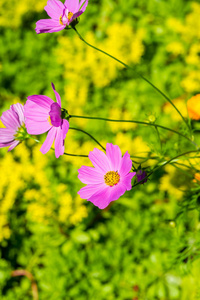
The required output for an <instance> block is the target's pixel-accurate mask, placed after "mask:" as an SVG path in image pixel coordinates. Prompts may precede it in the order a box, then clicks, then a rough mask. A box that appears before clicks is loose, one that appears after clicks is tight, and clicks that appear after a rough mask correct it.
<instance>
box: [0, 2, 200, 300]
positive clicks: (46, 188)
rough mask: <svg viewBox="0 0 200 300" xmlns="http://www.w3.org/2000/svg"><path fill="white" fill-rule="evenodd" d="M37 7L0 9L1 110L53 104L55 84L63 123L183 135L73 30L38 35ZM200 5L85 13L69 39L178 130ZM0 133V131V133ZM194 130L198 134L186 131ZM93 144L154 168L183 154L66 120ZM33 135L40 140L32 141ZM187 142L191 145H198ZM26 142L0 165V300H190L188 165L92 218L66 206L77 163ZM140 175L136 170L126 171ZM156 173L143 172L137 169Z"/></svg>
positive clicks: (103, 8) (82, 207) (199, 43)
mask: <svg viewBox="0 0 200 300" xmlns="http://www.w3.org/2000/svg"><path fill="white" fill-rule="evenodd" d="M45 5H46V0H45V1H43V0H40V1H39V0H38V1H37V0H32V2H31V3H30V1H28V0H23V1H16V0H9V1H7V0H1V2H0V11H1V14H0V34H1V39H0V79H1V81H0V82H1V87H0V111H1V112H3V111H4V110H6V109H9V106H10V105H11V104H13V103H17V102H21V103H22V104H24V103H25V101H26V97H27V96H28V95H32V94H44V95H48V96H49V97H53V92H52V89H51V85H50V83H51V82H54V84H55V86H56V89H57V91H58V92H59V93H60V95H61V98H62V104H63V107H65V108H67V109H68V111H69V113H71V114H82V115H91V116H95V115H96V116H102V117H103V116H104V117H110V118H122V119H123V118H124V119H135V120H140V121H148V120H152V118H155V119H156V122H157V123H159V124H163V125H165V126H168V127H171V128H175V129H177V130H179V131H181V132H182V133H185V127H184V126H183V124H182V122H181V119H180V117H179V116H178V115H177V113H176V111H174V109H173V108H171V106H170V105H169V104H168V103H166V102H165V100H164V99H162V98H161V96H160V95H159V94H157V93H156V92H155V91H154V90H153V89H152V88H151V87H150V86H149V85H147V83H145V82H144V81H142V79H140V78H137V76H135V75H134V73H133V72H131V71H130V70H125V69H124V68H122V67H121V66H120V65H119V64H117V63H115V62H114V61H112V60H111V59H109V58H107V57H105V56H104V55H102V54H100V53H98V52H95V51H94V50H92V49H90V48H88V47H86V46H85V45H84V44H83V43H82V42H81V41H80V40H79V38H78V37H77V36H76V35H75V32H73V31H72V30H66V31H61V32H59V33H54V34H41V35H36V33H35V31H34V28H35V22H36V21H37V20H39V19H42V18H46V17H47V16H46V13H45V11H44V6H45ZM199 15H200V4H199V1H186V0H169V1H164V0H149V1H145V0H140V1H136V0H127V1H123V0H118V1H114V0H101V1H100V0H90V3H89V5H88V8H87V9H86V12H85V13H84V14H83V15H82V16H81V20H80V23H79V25H78V27H77V29H78V30H79V31H80V33H81V34H82V35H83V36H84V38H85V39H86V40H87V41H88V42H90V43H91V44H94V45H95V46H97V47H100V48H101V49H103V50H105V51H108V52H109V53H111V54H112V55H114V56H116V57H118V58H119V59H122V60H123V61H124V62H126V63H128V64H130V65H132V66H133V67H134V68H135V69H136V70H137V71H138V72H141V73H142V74H143V75H144V76H145V77H147V78H149V79H150V80H151V81H152V82H154V83H155V84H156V85H157V86H158V87H159V88H160V89H161V90H163V91H164V92H165V93H166V94H167V95H170V97H171V99H174V103H175V104H176V105H177V107H178V108H179V109H180V110H181V112H182V114H183V115H184V116H185V117H187V110H186V101H187V99H189V98H190V97H191V96H192V95H195V94H197V93H198V92H199V91H200V55H199V54H200V18H199ZM1 125H2V124H1ZM197 125H198V124H197ZM2 126H3V125H2ZM70 126H72V127H77V128H83V129H84V130H86V131H88V132H90V133H91V134H93V135H95V136H96V137H97V138H98V139H99V140H100V141H101V142H102V143H103V144H104V145H105V144H106V143H107V142H112V143H114V144H118V145H119V146H120V148H121V150H122V152H123V153H125V151H127V150H128V151H129V153H130V154H131V155H139V156H142V157H145V156H147V152H150V153H151V154H152V155H154V156H156V157H157V160H159V158H161V159H162V158H163V157H165V158H166V157H168V158H169V157H173V156H176V155H177V153H182V152H184V150H185V151H187V150H190V149H192V146H190V145H189V144H188V143H185V141H184V140H182V139H179V138H178V137H177V136H176V135H174V134H171V133H168V132H166V131H160V137H161V144H162V147H161V146H160V144H159V141H158V138H157V135H156V132H155V129H154V128H149V127H144V126H136V125H134V124H131V125H130V124H120V125H119V124H117V123H116V124H115V123H112V124H111V123H109V124H108V123H103V122H100V121H99V122H98V121H90V122H89V121H85V120H84V121H83V120H79V119H72V120H71V122H70ZM44 138H45V136H41V141H43V140H44ZM196 139H197V141H198V139H199V137H198V135H197V136H196ZM94 147H96V145H95V143H94V142H93V141H92V140H89V139H88V137H87V136H84V135H83V134H81V133H79V132H75V131H72V130H71V131H69V134H68V135H67V140H66V152H68V153H77V154H88V153H89V151H91V150H92V149H93V148H94ZM39 148H40V147H39V146H38V145H36V144H35V143H34V142H33V141H27V142H26V143H23V144H21V145H20V146H18V147H17V148H16V149H14V150H13V151H12V152H11V153H7V152H6V151H7V149H1V152H0V159H1V160H0V169H1V173H0V174H1V175H0V297H1V299H2V300H14V299H23V300H26V299H32V298H33V296H32V293H31V282H30V280H29V279H28V278H26V277H19V276H18V277H13V276H11V272H12V271H14V270H19V269H24V270H27V271H29V272H30V273H31V274H32V275H33V277H34V280H35V281H36V283H37V286H38V291H39V299H42V300H43V299H49V300H62V299H63V300H64V299H65V300H66V299H67V300H68V299H69V300H71V299H78V300H79V299H80V300H81V299H94V298H95V299H98V300H101V299H106V300H112V299H124V300H129V299H135V300H136V299H138V300H139V299H140V300H143V299H150V300H151V299H162V300H164V299H165V300H171V299H174V300H175V299H177V300H178V299H183V300H184V299H191V300H193V299H200V284H199V280H198V277H199V276H198V275H199V267H200V259H199V249H200V236H199V230H200V221H199V205H200V203H199V185H198V182H197V183H196V184H195V183H194V182H193V176H194V174H193V173H194V172H193V173H191V172H188V169H187V168H188V165H193V166H195V168H196V169H197V170H196V171H198V166H199V160H198V159H196V160H194V159H191V160H188V161H184V162H183V163H184V165H185V167H183V166H182V167H181V169H180V166H178V165H175V164H173V165H169V166H167V167H165V168H163V169H162V170H160V171H158V172H156V174H154V175H153V176H152V177H151V181H149V182H148V183H146V184H145V185H140V186H137V187H135V189H134V190H132V191H130V192H127V193H126V194H125V195H124V196H123V197H121V198H120V199H119V200H118V201H116V202H115V203H114V204H113V205H112V206H111V207H110V208H109V209H106V210H104V211H100V210H99V209H98V208H96V207H94V206H93V205H92V204H91V203H88V202H87V201H86V200H82V199H80V198H79V196H78V195H77V191H78V190H79V189H80V188H81V187H82V186H83V185H82V184H81V182H79V180H78V178H77V174H78V172H77V169H78V168H79V167H80V166H81V165H82V164H85V165H89V164H90V162H89V160H88V159H81V158H71V157H69V156H63V157H60V158H59V159H56V158H55V156H54V153H53V152H51V153H50V152H49V153H48V154H46V155H45V156H44V155H42V154H41V153H40V151H39ZM135 160H136V162H135V166H136V167H137V166H138V162H141V161H142V160H141V161H140V160H138V159H135ZM154 164H155V160H151V159H150V160H148V161H147V162H145V163H143V164H142V166H143V167H149V166H152V165H154Z"/></svg>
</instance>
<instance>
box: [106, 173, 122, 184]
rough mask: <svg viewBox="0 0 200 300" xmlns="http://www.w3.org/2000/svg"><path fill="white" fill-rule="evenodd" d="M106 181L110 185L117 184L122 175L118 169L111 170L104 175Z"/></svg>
mask: <svg viewBox="0 0 200 300" xmlns="http://www.w3.org/2000/svg"><path fill="white" fill-rule="evenodd" d="M104 181H105V183H106V184H107V185H109V186H113V185H116V184H117V183H118V182H119V181H120V175H119V174H118V172H117V171H116V172H115V171H109V172H107V173H106V175H105V176H104Z"/></svg>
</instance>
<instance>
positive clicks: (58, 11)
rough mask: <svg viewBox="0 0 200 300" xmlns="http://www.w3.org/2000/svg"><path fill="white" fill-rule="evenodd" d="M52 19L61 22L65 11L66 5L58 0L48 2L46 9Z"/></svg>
mask: <svg viewBox="0 0 200 300" xmlns="http://www.w3.org/2000/svg"><path fill="white" fill-rule="evenodd" d="M44 9H45V10H46V12H47V14H48V15H49V17H51V18H52V19H55V20H59V18H60V16H61V15H62V14H63V10H64V9H65V7H64V4H63V3H62V2H61V1H58V0H48V1H47V5H46V6H45V8H44Z"/></svg>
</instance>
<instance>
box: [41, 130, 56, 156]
mask: <svg viewBox="0 0 200 300" xmlns="http://www.w3.org/2000/svg"><path fill="white" fill-rule="evenodd" d="M55 137H56V128H55V127H52V128H51V129H50V130H49V132H48V134H47V137H46V140H45V141H44V143H43V144H42V147H41V148H40V151H41V152H42V153H43V154H46V153H47V152H48V151H49V150H50V148H51V146H52V144H53V141H54V139H55Z"/></svg>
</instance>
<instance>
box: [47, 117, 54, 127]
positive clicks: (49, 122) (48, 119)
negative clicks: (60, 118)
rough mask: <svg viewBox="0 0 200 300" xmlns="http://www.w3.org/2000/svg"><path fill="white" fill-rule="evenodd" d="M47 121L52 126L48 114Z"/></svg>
mask: <svg viewBox="0 0 200 300" xmlns="http://www.w3.org/2000/svg"><path fill="white" fill-rule="evenodd" d="M47 121H48V122H49V124H50V125H51V126H53V125H52V124H51V117H50V116H48V118H47Z"/></svg>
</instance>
